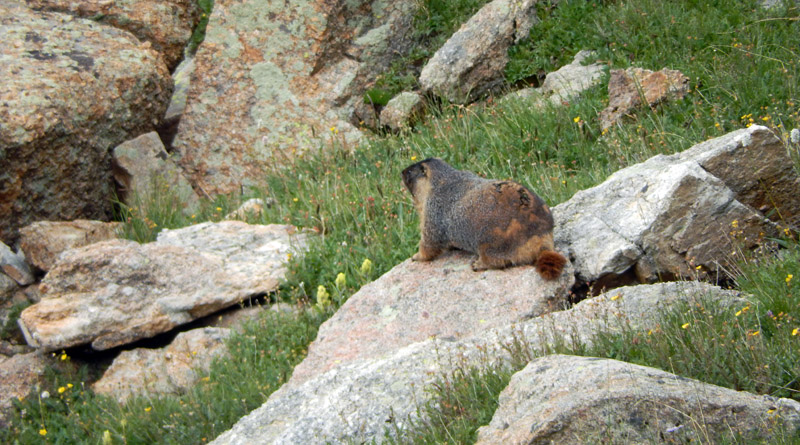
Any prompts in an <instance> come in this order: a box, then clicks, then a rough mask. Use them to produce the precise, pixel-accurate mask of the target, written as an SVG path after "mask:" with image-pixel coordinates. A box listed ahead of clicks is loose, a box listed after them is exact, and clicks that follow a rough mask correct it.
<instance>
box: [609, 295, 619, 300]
mask: <svg viewBox="0 0 800 445" xmlns="http://www.w3.org/2000/svg"><path fill="white" fill-rule="evenodd" d="M619 297H620V295H619V294H617V295H614V296H613V297H611V301H617V300H619Z"/></svg>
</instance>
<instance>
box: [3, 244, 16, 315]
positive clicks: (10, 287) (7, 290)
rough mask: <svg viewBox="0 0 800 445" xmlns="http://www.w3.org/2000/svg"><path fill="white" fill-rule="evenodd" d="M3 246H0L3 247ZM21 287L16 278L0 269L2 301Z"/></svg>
mask: <svg viewBox="0 0 800 445" xmlns="http://www.w3.org/2000/svg"><path fill="white" fill-rule="evenodd" d="M1 248H2V247H0V249H1ZM17 289H19V285H18V284H17V282H16V281H14V279H12V278H11V277H9V276H8V275H6V274H5V272H2V271H0V303H2V302H4V301H6V300H8V299H9V298H11V296H12V295H14V293H15V292H16V291H17Z"/></svg>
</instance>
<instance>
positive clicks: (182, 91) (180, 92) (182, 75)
mask: <svg viewBox="0 0 800 445" xmlns="http://www.w3.org/2000/svg"><path fill="white" fill-rule="evenodd" d="M192 74H194V59H193V58H190V59H186V60H184V61H183V62H181V63H180V65H178V67H177V68H175V72H173V73H172V83H173V84H174V88H173V91H172V97H171V98H170V100H169V106H168V107H167V112H166V113H165V114H164V121H165V122H170V121H173V120H180V117H181V116H182V115H183V110H185V109H186V96H187V94H188V93H189V85H191V80H192Z"/></svg>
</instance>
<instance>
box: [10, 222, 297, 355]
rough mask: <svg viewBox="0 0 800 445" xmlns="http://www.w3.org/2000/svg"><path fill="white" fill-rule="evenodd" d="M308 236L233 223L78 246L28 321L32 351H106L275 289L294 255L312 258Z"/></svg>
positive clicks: (24, 322) (23, 323) (52, 276)
mask: <svg viewBox="0 0 800 445" xmlns="http://www.w3.org/2000/svg"><path fill="white" fill-rule="evenodd" d="M305 238H306V237H305V235H304V234H302V233H297V231H296V229H295V228H294V227H292V226H283V225H274V224H273V225H267V226H256V225H249V224H246V223H243V222H239V221H223V222H220V223H203V224H197V225H194V226H190V227H186V228H183V229H176V230H165V231H162V232H161V233H160V234H159V237H158V240H157V241H156V242H153V243H148V244H142V245H140V244H137V243H135V242H132V241H125V240H111V241H103V242H100V243H95V244H91V245H89V246H86V247H82V248H79V249H72V250H69V251H67V252H66V253H64V254H62V256H61V258H60V260H59V262H58V263H57V265H56V266H55V267H54V268H53V269H51V270H50V272H49V273H48V274H47V275H46V276H45V278H44V279H43V280H42V284H41V285H40V288H41V289H42V290H43V292H44V296H43V298H42V300H41V301H40V302H39V303H37V304H35V305H33V306H30V307H28V308H27V309H25V310H24V311H23V312H22V314H21V316H20V320H19V324H20V327H21V328H22V330H23V333H24V334H25V339H26V340H27V342H28V344H30V345H31V346H35V347H38V348H41V349H43V350H45V351H53V350H58V349H62V348H66V347H70V346H75V345H81V344H85V343H91V345H92V347H93V348H94V349H96V350H104V349H109V348H112V347H115V346H119V345H123V344H126V343H131V342H133V341H135V340H138V339H141V338H146V337H151V336H153V335H155V334H158V333H161V332H166V331H168V330H170V329H172V328H173V327H175V326H178V325H181V324H184V323H188V322H190V321H192V320H195V319H197V318H200V317H203V316H205V315H208V314H210V313H213V312H215V311H217V310H220V309H223V308H226V307H229V306H232V305H234V304H236V303H238V302H240V301H242V300H244V299H246V298H247V297H249V296H252V295H257V294H264V293H267V292H272V291H274V290H275V289H276V288H277V286H278V285H279V283H280V280H282V278H283V276H284V274H285V273H286V266H285V261H286V256H287V254H289V253H290V252H294V253H296V254H300V253H302V250H303V249H304V246H305Z"/></svg>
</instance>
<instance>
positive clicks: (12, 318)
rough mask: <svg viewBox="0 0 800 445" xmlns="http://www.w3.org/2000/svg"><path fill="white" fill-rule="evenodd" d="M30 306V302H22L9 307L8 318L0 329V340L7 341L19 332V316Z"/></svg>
mask: <svg viewBox="0 0 800 445" xmlns="http://www.w3.org/2000/svg"><path fill="white" fill-rule="evenodd" d="M30 305H31V303H30V302H28V301H23V302H19V303H14V305H13V306H11V309H9V311H8V318H6V322H5V324H3V326H2V328H0V340H8V339H10V338H11V337H13V336H14V335H15V334H16V333H18V332H19V327H18V326H17V320H19V314H21V313H22V311H23V310H24V309H25V308H26V307H28V306H30Z"/></svg>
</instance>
